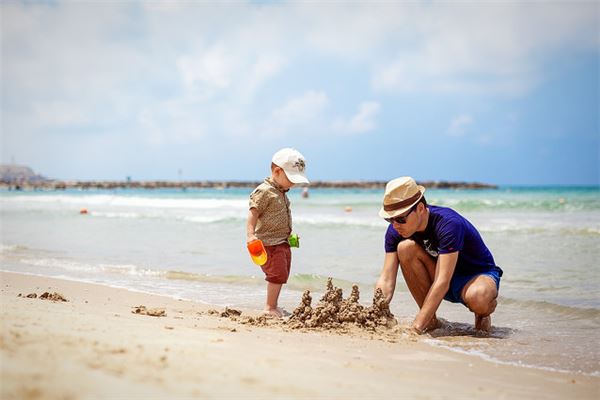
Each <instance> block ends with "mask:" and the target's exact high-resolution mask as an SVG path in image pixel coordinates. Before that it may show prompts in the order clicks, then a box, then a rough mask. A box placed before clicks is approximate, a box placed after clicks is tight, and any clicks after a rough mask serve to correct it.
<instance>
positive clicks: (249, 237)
mask: <svg viewBox="0 0 600 400" xmlns="http://www.w3.org/2000/svg"><path fill="white" fill-rule="evenodd" d="M257 221H258V210H257V209H256V208H254V207H253V208H251V209H249V210H248V222H246V241H247V242H251V241H253V240H254V239H256V235H255V234H254V230H255V229H256V222H257Z"/></svg>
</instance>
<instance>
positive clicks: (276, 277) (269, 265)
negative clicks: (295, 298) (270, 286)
mask: <svg viewBox="0 0 600 400" xmlns="http://www.w3.org/2000/svg"><path fill="white" fill-rule="evenodd" d="M265 250H267V262H266V263H265V264H264V265H262V266H261V268H262V270H263V272H264V273H265V281H267V282H271V283H287V280H288V277H289V276H290V268H291V267H292V251H291V250H290V245H289V244H287V243H281V244H277V245H275V246H265Z"/></svg>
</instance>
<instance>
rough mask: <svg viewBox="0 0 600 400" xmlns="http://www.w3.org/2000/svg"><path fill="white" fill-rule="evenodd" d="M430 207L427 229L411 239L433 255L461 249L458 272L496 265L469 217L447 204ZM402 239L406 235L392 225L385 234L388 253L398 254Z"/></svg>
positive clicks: (479, 269)
mask: <svg viewBox="0 0 600 400" xmlns="http://www.w3.org/2000/svg"><path fill="white" fill-rule="evenodd" d="M427 208H429V221H428V222H427V228H425V231H424V232H416V233H415V234H414V235H413V236H411V237H410V239H412V240H414V241H415V242H417V243H418V244H420V245H421V246H422V247H423V248H424V249H425V250H426V251H427V252H428V253H429V254H430V255H431V256H432V257H437V256H438V255H439V254H447V253H454V252H456V251H458V252H459V253H458V261H457V262H456V269H455V271H454V274H455V275H459V276H460V275H473V274H476V273H478V272H482V271H487V270H489V269H493V268H494V267H496V264H495V262H494V257H493V256H492V253H491V252H490V250H489V249H488V248H487V246H486V245H485V243H483V239H482V238H481V235H479V232H478V231H477V229H475V227H474V226H473V225H472V224H471V223H470V222H469V221H467V219H466V218H464V217H463V216H461V215H460V214H459V213H457V212H456V211H454V210H452V209H450V208H447V207H438V206H430V205H428V206H427ZM402 240H404V238H403V237H402V236H401V235H400V234H399V233H398V232H397V231H396V230H395V229H394V227H393V226H392V224H390V225H389V227H388V229H387V231H386V233H385V251H386V253H395V252H396V249H397V248H398V243H400V242H401V241H402ZM496 268H498V267H496ZM500 271H502V270H500ZM500 273H501V274H502V272H500Z"/></svg>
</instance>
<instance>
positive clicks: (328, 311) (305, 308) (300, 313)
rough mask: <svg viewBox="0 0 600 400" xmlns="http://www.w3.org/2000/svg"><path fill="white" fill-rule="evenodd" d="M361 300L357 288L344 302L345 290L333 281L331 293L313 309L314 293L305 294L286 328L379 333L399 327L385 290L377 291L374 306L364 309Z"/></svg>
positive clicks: (354, 287)
mask: <svg viewBox="0 0 600 400" xmlns="http://www.w3.org/2000/svg"><path fill="white" fill-rule="evenodd" d="M359 297H360V292H359V290H358V286H357V285H353V286H352V293H350V297H348V298H347V299H344V298H343V295H342V289H340V288H338V287H334V286H333V283H332V279H331V278H329V279H328V280H327V290H326V291H325V294H324V295H323V297H322V298H321V300H320V301H319V304H317V305H316V306H315V307H314V308H313V307H312V304H311V303H312V297H311V296H310V291H309V290H307V291H305V292H304V294H303V295H302V300H301V302H300V305H299V306H298V307H297V308H296V309H295V310H294V312H293V314H292V316H291V317H290V318H289V320H288V321H286V325H288V326H289V327H290V328H292V329H299V328H323V329H337V328H341V327H343V326H345V325H355V326H358V327H361V328H365V329H367V330H375V329H376V328H377V327H386V328H391V327H394V326H395V325H397V324H398V321H397V320H396V319H395V318H394V315H393V314H392V313H391V311H390V308H389V304H388V303H387V301H386V300H385V297H384V296H383V292H382V291H381V289H379V288H378V289H377V290H376V291H375V295H374V296H373V304H372V305H371V306H370V307H367V308H365V307H364V306H362V305H361V304H360V303H359V302H358V300H359Z"/></svg>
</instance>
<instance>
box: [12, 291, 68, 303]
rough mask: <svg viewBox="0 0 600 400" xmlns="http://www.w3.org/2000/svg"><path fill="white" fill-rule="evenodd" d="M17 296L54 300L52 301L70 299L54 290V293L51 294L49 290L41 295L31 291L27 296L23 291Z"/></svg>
mask: <svg viewBox="0 0 600 400" xmlns="http://www.w3.org/2000/svg"><path fill="white" fill-rule="evenodd" d="M17 297H27V298H30V299H36V298H39V299H42V300H52V301H69V300H67V299H65V298H64V297H63V295H62V294H60V293H58V292H54V293H52V294H50V293H49V292H44V293H42V294H40V296H39V297H38V295H37V294H35V293H29V294H28V295H27V296H23V295H22V294H21V293H19V295H18V296H17Z"/></svg>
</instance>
